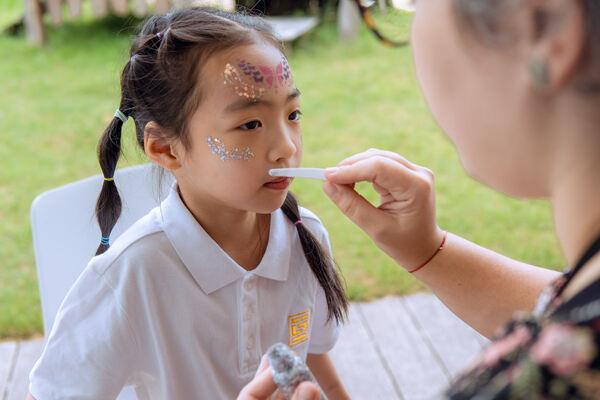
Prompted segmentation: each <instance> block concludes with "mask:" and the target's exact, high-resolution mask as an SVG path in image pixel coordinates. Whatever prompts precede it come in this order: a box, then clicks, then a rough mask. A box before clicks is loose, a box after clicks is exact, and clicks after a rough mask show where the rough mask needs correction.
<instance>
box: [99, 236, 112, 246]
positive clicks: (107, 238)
mask: <svg viewBox="0 0 600 400" xmlns="http://www.w3.org/2000/svg"><path fill="white" fill-rule="evenodd" d="M109 240H110V236H108V237H104V236H102V237H101V239H100V243H101V244H103V245H105V246H108V242H109Z"/></svg>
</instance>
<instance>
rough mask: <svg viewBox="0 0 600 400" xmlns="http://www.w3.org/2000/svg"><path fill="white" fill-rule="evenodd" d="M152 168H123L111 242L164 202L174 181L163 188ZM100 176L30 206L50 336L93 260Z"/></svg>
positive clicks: (41, 197)
mask: <svg viewBox="0 0 600 400" xmlns="http://www.w3.org/2000/svg"><path fill="white" fill-rule="evenodd" d="M152 166H153V164H144V165H138V166H135V167H128V168H123V169H119V170H117V171H116V173H115V184H116V185H117V188H118V189H119V193H120V195H121V199H122V201H123V207H122V214H121V217H120V218H119V220H118V222H117V224H116V225H115V228H114V230H113V232H112V234H111V236H110V240H111V242H112V241H114V240H115V239H116V238H117V237H118V236H119V235H120V234H121V233H123V232H124V231H125V230H126V229H127V228H128V227H129V226H131V225H132V224H133V223H134V222H135V221H137V220H138V219H139V218H141V217H143V216H144V215H146V214H147V213H148V211H150V210H151V209H152V208H154V207H156V206H157V205H158V204H160V201H161V200H162V199H164V197H165V196H166V194H167V193H168V191H169V189H170V187H171V182H172V180H171V179H169V180H168V181H167V179H165V180H164V181H163V182H162V183H160V184H159V174H157V173H155V171H157V170H156V169H155V168H158V167H155V168H153V167H152ZM102 182H103V179H102V176H101V175H96V176H93V177H90V178H86V179H83V180H80V181H77V182H73V183H70V184H68V185H65V186H61V187H59V188H56V189H52V190H49V191H47V192H44V193H42V194H40V195H39V196H38V197H36V198H35V200H34V201H33V203H32V205H31V231H32V234H33V247H34V252H35V261H36V266H37V273H38V281H39V287H40V300H41V303H42V315H43V319H44V333H45V334H46V336H48V334H49V333H50V330H51V329H52V324H53V323H54V318H55V317H56V312H57V311H58V308H59V306H60V304H61V302H62V300H63V299H64V297H65V295H66V294H67V291H68V290H69V288H70V287H71V286H72V285H73V283H74V282H75V280H76V279H77V277H78V276H79V275H80V274H81V272H82V271H83V269H84V268H85V266H86V265H87V263H88V262H89V260H90V259H91V258H92V257H93V256H94V253H95V252H96V248H97V247H98V244H99V243H100V229H99V227H98V223H97V222H96V217H95V213H94V207H95V205H96V198H97V197H98V194H99V193H100V188H101V187H102Z"/></svg>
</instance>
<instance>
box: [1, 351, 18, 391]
mask: <svg viewBox="0 0 600 400" xmlns="http://www.w3.org/2000/svg"><path fill="white" fill-rule="evenodd" d="M16 350H17V344H16V343H15V342H4V343H0V399H4V398H5V397H6V395H5V392H6V391H7V390H8V380H9V378H10V373H11V371H12V370H13V366H14V362H15V351H16Z"/></svg>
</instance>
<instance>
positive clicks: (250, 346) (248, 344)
mask: <svg viewBox="0 0 600 400" xmlns="http://www.w3.org/2000/svg"><path fill="white" fill-rule="evenodd" d="M246 349H247V350H252V343H250V342H248V343H247V344H246Z"/></svg>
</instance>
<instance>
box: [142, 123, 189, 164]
mask: <svg viewBox="0 0 600 400" xmlns="http://www.w3.org/2000/svg"><path fill="white" fill-rule="evenodd" d="M144 151H145V152H146V155H147V156H148V158H149V159H150V160H152V161H153V162H155V163H156V164H158V165H160V166H161V167H163V168H164V169H166V170H169V171H174V170H176V169H179V168H180V167H181V154H180V153H179V152H178V149H177V148H176V146H175V145H174V144H173V143H172V141H171V140H169V139H168V136H167V135H166V134H165V132H164V129H163V128H162V127H161V126H160V125H159V124H157V123H156V122H154V121H150V122H148V123H147V124H146V127H145V128H144Z"/></svg>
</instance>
